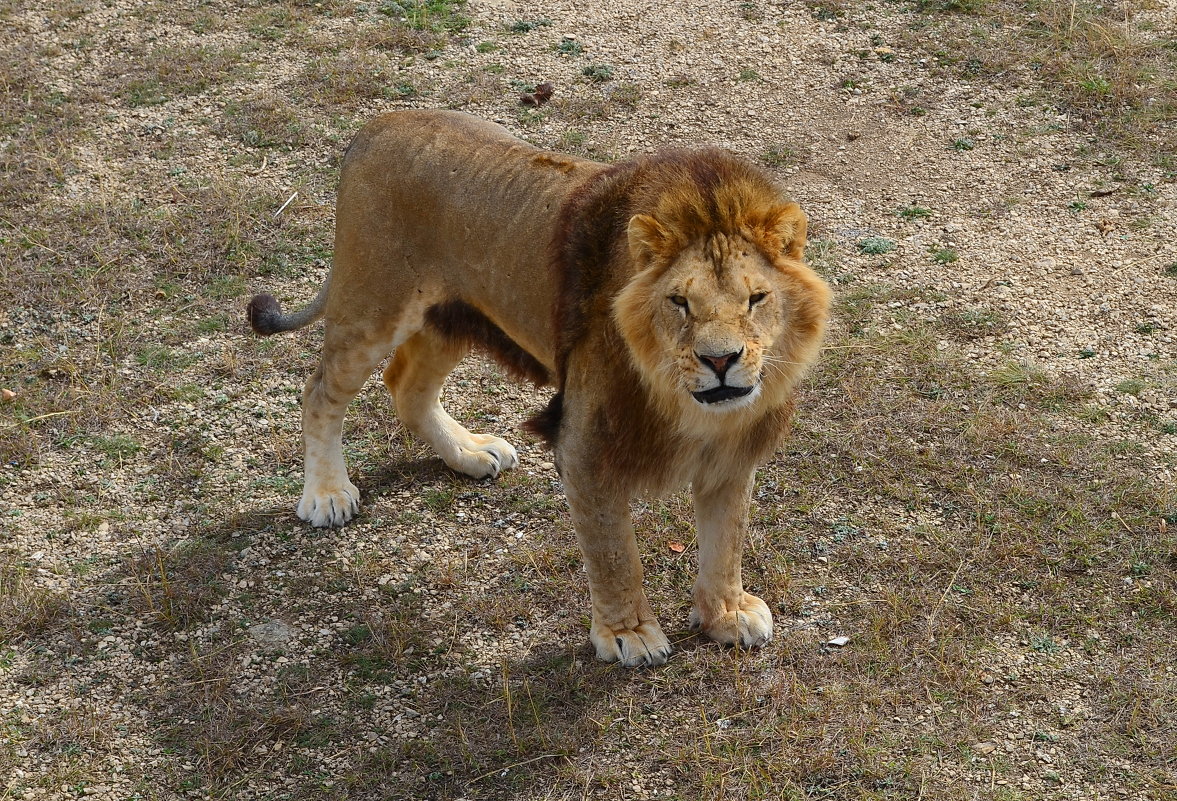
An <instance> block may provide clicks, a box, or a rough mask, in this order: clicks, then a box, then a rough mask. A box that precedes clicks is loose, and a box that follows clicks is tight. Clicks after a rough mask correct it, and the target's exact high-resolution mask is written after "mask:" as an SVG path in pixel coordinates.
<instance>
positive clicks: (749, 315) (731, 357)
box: [614, 207, 826, 422]
mask: <svg viewBox="0 0 1177 801" xmlns="http://www.w3.org/2000/svg"><path fill="white" fill-rule="evenodd" d="M794 208H795V207H794ZM799 214H800V213H799V212H797V215H798V216H799ZM647 219H649V218H647ZM790 222H791V223H792V228H791V229H790V230H791V231H792V232H793V234H794V236H793V237H792V243H790V241H789V240H785V244H784V245H779V244H778V245H777V246H778V247H779V248H780V249H779V250H777V251H775V252H769V253H766V252H765V242H764V239H763V238H762V239H761V241H759V242H756V241H753V239H752V238H751V237H750V236H742V235H725V234H714V235H712V236H709V237H707V238H705V239H702V240H698V241H695V242H692V243H690V244H687V245H686V246H685V247H681V248H676V249H675V250H674V255H673V256H672V257H671V258H670V259H669V260H663V261H662V262H659V260H658V259H657V258H656V254H649V253H647V252H646V251H643V250H642V245H643V243H644V242H645V241H647V240H646V239H639V240H638V242H637V244H636V246H635V251H636V252H635V256H636V257H638V258H641V257H643V256H645V257H647V258H649V259H650V261H649V266H648V267H647V269H646V270H644V271H642V272H639V273H638V274H637V275H636V276H635V277H634V278H633V279H632V280H631V281H630V283H629V285H628V286H627V287H626V288H625V289H624V290H623V291H622V292H621V293H620V294H619V296H618V298H617V300H616V302H615V305H614V315H615V319H616V320H617V322H618V326H619V328H620V329H621V332H622V335H623V336H624V338H625V339H626V343H627V344H628V346H629V349H630V352H631V354H632V356H633V360H634V362H635V365H636V366H637V368H638V370H639V372H640V373H641V374H642V376H643V379H644V380H645V382H646V383H647V385H648V386H649V387H650V388H651V389H652V390H654V392H655V394H656V395H657V396H658V397H659V399H660V400H661V401H662V402H663V404H664V406H665V405H671V406H673V407H677V408H673V409H672V408H667V409H666V411H667V412H677V413H678V414H679V415H682V414H683V413H684V412H686V413H687V414H688V416H689V417H691V418H696V417H697V415H696V414H694V413H693V412H694V411H695V410H699V411H704V412H705V413H706V414H707V415H708V417H712V416H713V415H720V416H727V415H728V414H729V413H733V412H737V411H738V410H740V409H745V408H748V407H750V406H753V405H755V404H756V403H757V401H758V400H759V399H760V398H761V397H763V396H768V398H769V400H770V402H771V403H779V402H780V401H781V400H782V398H783V397H784V395H785V394H786V393H787V392H789V391H791V389H792V386H793V384H794V383H795V379H796V377H797V376H798V375H799V374H800V367H801V366H802V365H803V364H806V363H808V362H809V361H810V360H811V359H812V356H813V353H812V352H811V350H810V349H811V348H815V347H816V344H817V342H818V341H819V340H820V331H821V329H822V328H823V327H824V315H825V312H826V305H825V304H826V293H825V285H824V282H822V281H821V279H820V278H818V277H817V276H816V275H815V274H813V272H812V271H811V270H810V269H809V268H808V267H806V266H805V264H804V263H803V262H802V261H800V252H801V249H802V248H803V247H804V218H803V217H800V223H799V224H798V223H797V221H796V219H795V218H791V220H790ZM640 224H641V223H639V225H640ZM647 225H648V224H647ZM779 225H780V221H778V228H779ZM644 233H645V232H644V231H639V232H638V234H639V235H644ZM633 238H634V231H633V226H632V225H631V241H632V240H633ZM798 240H799V241H798ZM780 241H781V240H780V238H777V239H774V240H770V242H771V244H777V243H779V242H780ZM790 244H795V246H794V247H789V245H790ZM794 253H796V256H794V255H793V254H794ZM651 256H653V258H651ZM717 422H718V421H717Z"/></svg>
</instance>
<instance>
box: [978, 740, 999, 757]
mask: <svg viewBox="0 0 1177 801" xmlns="http://www.w3.org/2000/svg"><path fill="white" fill-rule="evenodd" d="M973 750H974V751H976V752H977V753H978V754H980V755H981V756H988V755H989V754H992V753H993V752H994V751H996V750H997V743H988V742H986V743H977V744H976V745H974V746H973Z"/></svg>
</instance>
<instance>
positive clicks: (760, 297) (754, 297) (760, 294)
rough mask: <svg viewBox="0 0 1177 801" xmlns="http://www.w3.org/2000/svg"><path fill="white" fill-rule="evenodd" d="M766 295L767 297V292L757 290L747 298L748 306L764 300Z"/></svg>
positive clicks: (750, 306)
mask: <svg viewBox="0 0 1177 801" xmlns="http://www.w3.org/2000/svg"><path fill="white" fill-rule="evenodd" d="M767 297H768V293H767V292H757V293H756V294H754V295H752V297H750V298H748V308H749V309H750V308H752V307H753V306H755V305H756V304H757V303H759V302H760V301H762V300H764V299H765V298H767Z"/></svg>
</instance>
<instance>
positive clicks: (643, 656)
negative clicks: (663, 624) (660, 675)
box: [590, 620, 674, 667]
mask: <svg viewBox="0 0 1177 801" xmlns="http://www.w3.org/2000/svg"><path fill="white" fill-rule="evenodd" d="M590 639H592V641H593V645H595V646H596V649H597V657H598V658H600V659H602V660H603V661H605V662H620V663H621V664H622V665H623V666H625V667H655V666H657V665H664V664H666V660H667V659H669V658H670V653H671V651H673V650H674V649H673V648H672V647H671V645H670V641H669V640H667V639H666V635H665V634H663V633H662V629H661V628H660V627H659V626H658V623H657V621H654V620H647V621H645V622H643V623H639V624H638V626H637V627H636V628H633V629H617V630H613V629H611V628H610V627H608V626H601V625H598V624H594V625H593V630H592V632H591V634H590Z"/></svg>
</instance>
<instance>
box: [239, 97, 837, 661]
mask: <svg viewBox="0 0 1177 801" xmlns="http://www.w3.org/2000/svg"><path fill="white" fill-rule="evenodd" d="M806 224H807V221H806V217H805V215H804V214H803V213H802V211H801V209H800V208H799V207H798V205H797V204H796V203H795V202H791V201H789V200H787V199H786V198H785V197H784V196H783V195H782V193H781V191H780V189H778V188H777V187H776V186H775V185H774V183H773V181H772V180H771V179H770V178H769V177H768V176H767V175H765V174H764V173H763V172H762V171H760V170H759V169H758V168H756V167H754V166H753V165H751V164H750V163H748V162H746V161H745V160H743V159H741V158H739V157H737V156H735V155H733V154H731V153H729V152H727V151H725V150H721V149H718V148H700V149H668V150H663V151H660V152H656V153H654V154H651V155H645V156H640V157H638V158H634V159H632V160H628V161H623V162H620V163H616V164H603V163H598V162H594V161H591V160H588V159H583V158H579V157H574V156H569V155H563V154H560V153H556V152H551V151H547V150H543V149H540V148H537V147H535V146H533V145H531V144H528V143H526V142H523V141H521V140H519V139H517V138H515V137H514V136H512V135H511V134H510V133H508V132H507V131H506V130H505V129H504V128H502V127H500V126H498V125H495V124H493V123H490V122H486V121H483V120H480V119H478V118H476V117H472V116H469V115H467V114H464V113H460V112H454V111H431V110H411V111H396V112H391V113H386V114H384V115H381V116H379V117H377V118H376V119H375V120H374V121H372V122H371V123H369V124H368V125H366V126H365V127H364V128H363V129H362V130H361V131H360V132H359V133H358V134H357V135H356V137H355V138H354V140H353V141H352V142H351V144H350V146H349V147H348V149H347V152H346V154H345V156H344V159H343V166H342V173H341V176H340V185H339V196H338V204H337V210H336V231H335V261H334V266H333V268H332V270H331V272H330V274H329V276H328V277H327V280H326V281H325V282H324V284H323V286H322V288H321V289H320V290H319V293H318V295H317V296H316V298H315V299H314V301H313V302H312V303H311V304H310V305H309V306H308V307H306V308H305V309H303V310H301V311H299V312H296V313H292V314H284V313H283V312H282V310H281V308H280V307H279V304H278V302H277V301H276V300H275V299H274V298H273V297H272V296H270V295H265V294H262V295H257V296H255V297H254V298H253V300H252V301H251V302H250V304H249V309H248V315H249V321H250V323H251V325H252V327H253V329H254V330H255V331H256V332H257V333H259V334H263V335H265V334H273V333H277V332H280V331H290V330H292V329H296V328H301V327H302V326H305V325H307V324H308V323H310V322H312V321H314V320H317V319H319V318H325V320H326V329H325V335H324V344H323V352H322V358H321V361H320V363H319V366H318V369H316V371H315V373H314V374H313V375H312V376H311V377H310V379H309V380H308V381H307V384H306V388H305V390H304V392H303V407H302V431H303V444H304V450H305V487H304V489H303V493H302V498H301V500H300V501H299V503H298V510H297V511H298V516H299V517H300V518H302V519H303V520H305V521H308V522H309V523H310V524H311V525H313V526H340V525H342V524H344V523H346V522H347V521H348V520H349V519H350V518H351V517H352V516H353V515H354V514H355V513H356V511H357V507H358V504H359V498H360V493H359V490H358V489H356V487H355V485H354V484H352V482H351V481H350V480H349V479H348V475H347V468H346V465H345V464H344V459H343V452H342V444H341V437H342V425H343V417H344V411H345V409H346V407H347V405H348V403H349V402H350V401H351V400H352V398H354V397H355V395H356V394H357V393H358V392H359V390H360V388H361V386H362V385H363V383H364V381H365V380H366V379H367V378H368V376H369V375H370V374H371V372H372V371H373V370H374V369H375V368H376V367H377V366H378V365H379V363H380V362H381V361H382V360H383V359H384V358H385V357H387V356H388V355H389V354H390V353H391V354H392V358H391V359H390V361H389V363H388V365H387V367H386V369H385V370H384V384H385V385H386V386H387V388H388V391H389V393H390V394H391V396H392V399H393V403H394V405H395V407H396V412H397V414H398V415H399V417H400V419H401V422H402V423H403V424H404V425H405V426H406V427H407V428H408V430H409V431H411V432H412V433H413V434H414V435H416V436H417V437H419V438H420V439H422V440H424V441H425V442H427V443H429V444H430V445H431V446H432V447H433V449H434V450H435V451H436V452H437V453H438V455H440V456H441V458H442V459H443V460H444V461H445V463H446V464H447V465H449V466H450V467H451V468H452V469H454V470H455V471H457V472H459V473H464V474H466V475H468V476H470V477H472V478H475V479H483V478H493V477H496V476H498V475H499V473H500V472H501V471H503V470H507V469H509V468H512V467H515V466H516V465H517V464H518V461H519V460H518V456H517V454H516V451H515V448H514V447H513V446H512V445H511V444H510V443H508V442H507V441H506V440H504V439H502V438H500V437H498V436H494V435H491V434H475V433H471V432H470V431H468V430H467V429H466V428H464V427H463V426H462V425H461V424H459V423H458V422H457V421H456V420H454V419H453V418H452V417H450V416H449V415H448V414H447V413H446V411H445V409H443V408H442V406H441V403H440V399H439V393H440V391H441V388H442V384H443V382H444V381H445V379H446V376H447V375H448V374H449V373H450V371H451V370H453V369H454V367H455V366H456V365H457V364H458V362H459V361H460V360H461V359H462V358H463V357H464V356H465V355H466V354H467V353H468V352H469V351H470V349H471V348H478V349H481V350H484V351H487V352H488V353H489V354H490V355H491V356H492V357H493V358H495V359H496V360H497V361H498V362H499V363H501V364H502V365H504V366H505V367H506V368H507V369H508V370H509V371H510V372H511V373H513V374H514V375H515V376H518V377H519V378H522V379H529V380H531V381H532V382H534V383H535V384H536V385H539V386H544V385H552V386H554V387H555V394H554V396H553V397H552V398H551V401H550V403H548V405H547V406H546V408H545V409H543V410H542V411H540V412H539V413H538V414H537V415H536V416H535V417H534V418H533V419H532V420H531V421H530V422H529V423H528V428H530V430H532V431H533V432H535V433H536V434H537V435H539V436H541V437H542V438H543V439H544V440H546V442H547V444H548V445H549V446H551V447H552V448H553V450H554V452H555V458H554V461H555V465H556V469H557V471H558V473H559V475H560V477H561V479H562V481H563V485H564V489H565V492H566V495H567V499H568V506H569V509H570V511H571V517H572V521H573V525H574V528H575V531H576V538H577V542H578V544H579V546H580V550H581V553H582V555H583V557H584V561H585V564H586V568H587V574H588V584H589V594H590V599H591V606H592V623H591V627H590V632H589V636H590V640H591V641H592V644H593V646H594V647H595V648H596V653H597V656H598V657H600V658H601V659H603V660H606V661H618V662H621V663H622V664H624V665H627V666H642V665H660V664H662V663H664V662H665V661H666V659H667V657H668V656H669V654H670V652H671V644H670V641H669V640H668V639H667V638H666V635H665V634H664V633H663V631H662V629H661V627H660V626H659V624H658V620H657V618H656V616H655V614H654V611H653V609H652V608H651V606H650V603H649V601H648V600H647V599H646V596H645V594H644V592H643V590H642V564H641V561H640V559H639V554H638V546H637V541H636V539H635V535H634V529H633V525H632V521H631V517H630V509H629V506H630V502H631V500H632V499H633V498H634V497H635V496H637V495H639V494H654V495H657V494H662V493H666V492H670V491H674V490H676V489H679V488H682V487H684V486H686V485H688V484H689V485H690V486H691V489H692V492H693V498H694V506H695V515H696V525H697V539H698V543H699V571H698V577H697V580H696V582H695V584H694V590H693V601H694V605H693V608H692V610H691V613H690V618H689V622H690V625H691V626H692V628H695V629H698V630H701V631H702V632H703V633H704V634H705V635H707V636H708V637H710V638H711V639H713V640H716V641H718V642H720V643H725V644H730V645H737V646H740V647H745V648H750V647H753V646H759V645H762V644H764V643H766V642H768V641H769V640H770V639H771V637H772V634H773V628H772V613H771V612H770V611H769V608H768V606H767V604H765V602H764V601H763V600H761V599H760V598H758V597H757V596H755V595H752V594H750V593H747V592H745V591H744V586H743V582H742V579H741V575H740V562H741V554H742V550H743V542H744V538H745V532H746V530H747V527H748V512H749V504H750V496H751V489H752V484H753V479H754V474H755V470H756V468H757V466H758V465H759V464H761V463H762V462H764V461H765V460H767V459H768V458H769V456H771V454H772V453H773V452H774V450H775V449H776V447H777V445H778V444H779V442H780V440H781V438H782V436H783V435H784V433H785V430H786V428H787V426H788V423H789V420H790V417H791V413H792V410H793V403H794V401H793V399H794V394H795V390H796V387H797V384H798V381H799V379H800V378H801V376H802V375H803V373H804V371H805V370H806V368H807V366H808V365H810V364H811V363H812V362H813V361H814V359H815V358H816V356H817V354H818V351H819V350H820V344H821V341H822V337H823V335H824V331H825V325H826V318H827V316H828V307H829V289H828V287H827V285H826V283H825V282H824V281H823V280H822V279H821V278H820V277H819V276H818V275H817V274H816V273H815V272H813V270H811V269H810V268H809V267H808V266H807V265H806V264H805V261H804V249H805V238H806Z"/></svg>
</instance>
